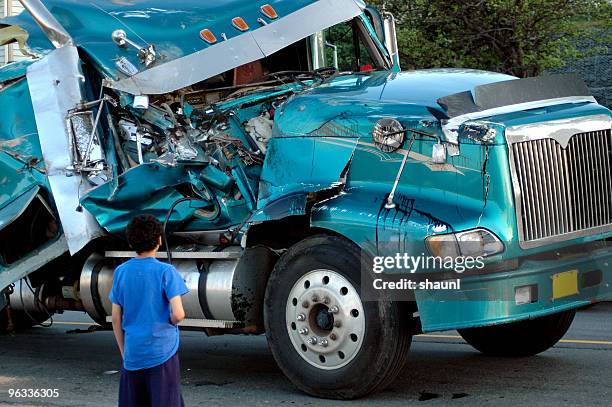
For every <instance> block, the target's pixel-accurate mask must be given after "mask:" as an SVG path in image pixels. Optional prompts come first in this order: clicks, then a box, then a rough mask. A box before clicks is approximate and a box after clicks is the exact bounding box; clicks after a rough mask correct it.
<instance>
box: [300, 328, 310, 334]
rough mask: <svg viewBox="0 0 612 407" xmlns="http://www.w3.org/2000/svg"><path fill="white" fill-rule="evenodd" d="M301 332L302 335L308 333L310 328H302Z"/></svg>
mask: <svg viewBox="0 0 612 407" xmlns="http://www.w3.org/2000/svg"><path fill="white" fill-rule="evenodd" d="M300 333H301V334H302V335H308V328H300Z"/></svg>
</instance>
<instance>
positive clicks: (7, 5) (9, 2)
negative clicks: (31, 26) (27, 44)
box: [0, 0, 24, 65]
mask: <svg viewBox="0 0 612 407" xmlns="http://www.w3.org/2000/svg"><path fill="white" fill-rule="evenodd" d="M22 11H23V6H22V5H21V3H20V2H19V1H17V0H0V16H2V17H6V16H14V15H17V14H19V13H21V12H22ZM22 59H24V56H23V55H22V54H21V52H20V51H19V46H18V45H17V44H11V45H7V46H3V47H0V65H4V64H6V63H9V62H14V61H20V60H22Z"/></svg>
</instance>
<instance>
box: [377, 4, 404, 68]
mask: <svg viewBox="0 0 612 407" xmlns="http://www.w3.org/2000/svg"><path fill="white" fill-rule="evenodd" d="M381 17H382V20H383V29H384V33H385V40H384V44H385V47H386V48H387V51H389V55H391V60H392V61H393V65H394V66H395V67H396V68H397V70H400V69H401V68H400V62H399V49H398V47H397V32H396V30H395V17H393V14H391V13H389V12H388V11H383V12H382V13H381Z"/></svg>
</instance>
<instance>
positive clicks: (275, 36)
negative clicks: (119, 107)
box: [7, 0, 364, 94]
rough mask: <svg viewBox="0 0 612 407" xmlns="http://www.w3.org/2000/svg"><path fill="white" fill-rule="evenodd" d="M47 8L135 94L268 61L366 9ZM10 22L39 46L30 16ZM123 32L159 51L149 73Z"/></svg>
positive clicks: (147, 3) (53, 3) (335, 5)
mask: <svg viewBox="0 0 612 407" xmlns="http://www.w3.org/2000/svg"><path fill="white" fill-rule="evenodd" d="M44 4H45V5H46V6H47V8H48V9H49V11H50V12H51V13H52V14H53V15H54V16H55V18H56V19H57V20H58V21H59V23H60V24H61V25H62V26H63V27H64V28H65V29H66V31H67V32H68V33H69V34H70V35H71V36H72V39H73V41H74V43H75V45H77V46H78V47H79V48H81V49H83V50H84V51H85V52H86V53H87V54H88V55H89V57H90V58H91V60H92V61H93V62H94V63H95V64H96V65H97V66H98V68H99V69H100V70H101V71H102V72H103V73H104V75H105V76H106V77H107V78H108V79H109V81H108V82H107V85H108V86H110V87H114V88H116V89H119V90H124V91H127V92H130V93H135V94H138V93H142V94H161V93H167V92H170V91H173V90H176V89H180V88H182V87H184V86H188V85H191V84H193V83H196V82H199V81H202V80H205V79H207V78H209V77H211V76H214V75H216V74H218V73H221V72H223V71H225V70H228V69H232V68H234V67H237V66H240V65H243V64H245V63H248V62H251V61H253V60H256V59H260V58H263V57H265V56H267V55H269V54H271V53H273V52H276V51H277V50H279V49H281V48H284V47H286V46H288V45H290V44H292V43H294V42H296V41H298V40H300V39H302V38H305V37H307V36H309V35H311V34H313V33H314V32H317V31H320V30H322V29H324V28H326V27H329V26H331V25H334V24H337V23H339V22H342V21H345V20H347V19H350V18H352V17H354V16H356V15H359V14H361V12H362V11H363V7H364V5H363V3H361V2H360V1H359V0H217V1H201V0H181V1H170V2H169V1H161V0H111V1H108V0H90V1H87V2H82V1H77V0H48V1H45V2H44ZM264 5H270V6H272V7H273V8H274V11H275V12H276V14H277V16H276V17H274V16H273V17H272V18H271V17H269V16H266V15H265V14H264V13H263V12H262V9H261V7H262V6H264ZM235 17H242V18H243V19H244V21H245V22H246V24H247V25H248V29H247V30H245V31H241V30H240V29H239V28H237V27H236V26H234V24H233V23H232V19H233V18H235ZM7 21H10V22H11V23H12V24H16V25H19V26H21V27H22V28H24V29H26V30H27V31H28V32H29V33H30V38H31V41H32V42H34V43H36V44H37V45H38V46H40V43H41V42H42V41H41V39H40V36H42V33H41V31H40V30H39V29H37V28H34V27H33V26H34V25H35V24H34V22H33V20H32V18H31V17H30V16H29V14H28V13H22V15H20V16H19V17H14V18H12V19H11V20H7ZM119 29H120V30H123V31H125V33H126V35H127V38H128V39H129V40H131V41H133V42H134V43H136V44H137V45H138V46H139V47H143V48H144V47H146V46H148V45H154V46H155V48H156V54H157V56H156V60H155V62H153V63H152V64H151V65H149V66H146V65H145V64H144V63H143V62H142V61H141V60H140V58H139V57H138V49H136V48H134V47H132V46H129V47H127V48H120V47H118V46H117V45H116V44H115V43H114V42H113V41H112V34H113V32H114V31H115V30H119ZM204 29H208V30H210V32H211V33H212V34H213V35H214V36H215V38H216V42H215V43H212V44H209V43H208V42H207V41H205V40H203V39H202V37H201V35H200V33H201V31H202V30H204ZM46 43H47V44H48V41H46ZM196 54H202V58H201V59H199V60H198V61H195V60H189V61H187V60H180V61H177V60H179V59H180V58H182V57H185V56H193V55H196ZM121 57H123V58H125V59H126V60H127V61H129V63H131V65H133V66H134V67H135V68H136V70H137V71H138V72H139V73H138V74H136V75H133V76H132V77H130V78H128V77H129V76H130V75H127V74H125V73H123V72H122V71H120V70H119V69H118V68H117V65H116V61H117V60H118V59H119V58H121ZM173 61H176V64H175V65H174V66H172V63H173ZM162 68H166V69H162ZM171 68H174V69H171ZM176 68H180V69H176ZM215 68H218V69H215ZM154 74H156V75H154ZM160 78H163V80H161V79H160ZM126 79H128V80H127V81H125V80H126ZM122 80H124V81H122Z"/></svg>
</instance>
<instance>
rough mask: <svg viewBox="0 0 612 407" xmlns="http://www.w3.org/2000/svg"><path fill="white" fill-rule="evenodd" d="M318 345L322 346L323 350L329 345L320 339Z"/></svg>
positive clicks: (325, 340)
mask: <svg viewBox="0 0 612 407" xmlns="http://www.w3.org/2000/svg"><path fill="white" fill-rule="evenodd" d="M319 345H321V346H323V347H324V348H327V345H329V342H327V339H321V340H320V341H319Z"/></svg>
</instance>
